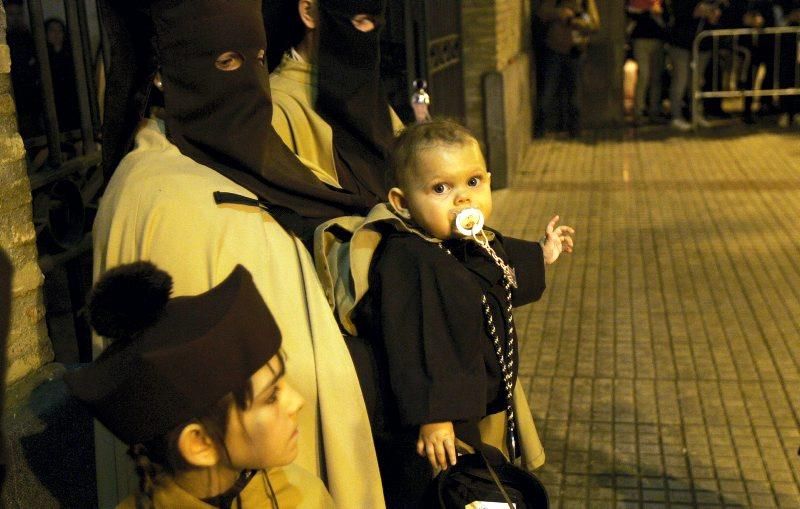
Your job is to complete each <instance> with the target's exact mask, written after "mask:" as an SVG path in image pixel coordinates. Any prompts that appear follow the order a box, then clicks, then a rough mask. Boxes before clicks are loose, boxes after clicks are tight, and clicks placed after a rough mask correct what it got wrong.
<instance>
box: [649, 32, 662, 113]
mask: <svg viewBox="0 0 800 509" xmlns="http://www.w3.org/2000/svg"><path fill="white" fill-rule="evenodd" d="M652 41H653V48H652V50H651V54H650V95H649V107H648V110H647V112H648V114H649V115H650V119H651V120H652V119H655V118H656V117H657V116H658V115H659V114H660V113H661V73H662V72H664V41H662V40H660V39H652Z"/></svg>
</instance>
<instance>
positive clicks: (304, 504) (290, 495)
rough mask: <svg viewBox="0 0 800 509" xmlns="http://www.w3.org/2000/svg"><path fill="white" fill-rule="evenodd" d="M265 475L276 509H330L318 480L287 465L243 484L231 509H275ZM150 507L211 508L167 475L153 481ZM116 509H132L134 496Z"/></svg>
mask: <svg viewBox="0 0 800 509" xmlns="http://www.w3.org/2000/svg"><path fill="white" fill-rule="evenodd" d="M267 476H269V482H270V484H271V485H272V489H273V490H274V492H275V498H276V499H277V501H278V507H279V508H280V509H333V508H334V507H335V506H334V504H333V500H332V499H331V496H330V494H329V493H328V491H327V490H326V489H325V485H323V484H322V481H320V480H319V479H318V478H316V477H314V476H313V475H311V474H309V473H308V472H306V471H305V470H303V469H302V468H300V467H297V466H294V465H289V466H287V467H283V468H274V469H271V470H270V471H269V472H268V473H267V472H264V471H263V470H262V471H261V472H259V473H257V474H256V476H255V477H254V478H253V479H251V480H250V482H249V483H247V486H245V488H244V489H243V490H242V492H241V494H240V497H241V502H242V503H241V505H239V504H237V503H236V502H234V503H233V506H232V509H240V508H241V509H248V508H250V507H257V508H260V509H278V507H276V506H275V505H274V504H273V503H272V500H271V499H270V496H269V487H268V485H267ZM153 505H154V506H155V507H157V508H158V509H205V508H212V507H214V506H212V505H209V504H206V503H205V502H202V501H200V500H199V499H197V498H195V497H194V496H192V495H191V494H189V493H188V492H186V491H184V489H183V488H181V487H180V486H178V485H177V484H176V483H175V481H173V480H172V478H171V477H169V476H162V477H159V478H158V479H157V480H156V487H155V489H154V491H153ZM117 509H136V495H131V496H129V497H128V498H126V499H125V500H123V501H122V503H121V504H119V505H118V506H117Z"/></svg>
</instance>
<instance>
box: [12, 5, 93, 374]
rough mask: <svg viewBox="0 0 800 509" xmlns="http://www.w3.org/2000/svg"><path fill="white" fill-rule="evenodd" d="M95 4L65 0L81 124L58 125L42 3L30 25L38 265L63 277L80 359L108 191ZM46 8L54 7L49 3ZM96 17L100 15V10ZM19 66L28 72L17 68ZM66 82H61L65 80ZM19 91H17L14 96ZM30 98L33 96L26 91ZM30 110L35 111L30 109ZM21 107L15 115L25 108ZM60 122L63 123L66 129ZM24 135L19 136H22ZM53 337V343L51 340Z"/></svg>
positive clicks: (86, 345) (87, 355)
mask: <svg viewBox="0 0 800 509" xmlns="http://www.w3.org/2000/svg"><path fill="white" fill-rule="evenodd" d="M94 1H95V0H63V7H64V9H63V14H64V18H65V20H64V21H65V25H66V33H65V34H64V37H65V39H64V44H65V45H67V44H68V45H69V47H70V49H71V53H72V58H71V61H70V63H71V66H72V70H73V71H74V73H73V74H74V76H72V77H66V78H65V77H62V79H67V80H70V79H73V80H74V90H75V92H76V95H75V96H74V97H72V98H71V100H73V101H75V102H76V103H77V104H76V106H77V108H75V110H77V120H78V121H77V122H74V121H73V122H72V123H70V124H65V122H64V121H65V119H64V118H61V119H59V111H58V106H57V100H56V95H57V94H58V92H59V91H58V90H57V89H56V88H57V86H58V85H56V83H58V80H54V72H57V71H56V70H55V69H54V68H53V67H52V66H51V61H50V54H49V50H48V41H47V30H46V27H45V25H46V22H47V21H46V19H45V9H44V7H43V2H42V0H27V2H26V3H27V12H28V21H29V27H30V35H31V38H32V43H33V50H34V53H35V59H36V64H35V65H36V67H35V69H36V74H37V78H38V79H37V80H36V83H26V84H25V86H29V87H36V91H35V93H36V97H38V98H39V99H40V103H39V108H41V110H38V109H37V110H36V111H35V112H33V116H32V117H31V118H33V119H34V123H35V126H34V128H33V129H32V130H31V132H28V133H27V134H26V138H25V139H24V143H25V149H26V151H27V153H28V174H29V176H30V182H31V191H32V194H33V204H32V205H33V222H34V228H35V230H36V235H37V244H38V246H39V266H40V267H41V269H42V271H43V272H45V273H48V272H51V271H53V270H57V269H58V270H64V272H65V275H66V278H67V282H68V286H69V293H70V295H69V301H70V304H71V308H72V314H73V320H74V327H75V336H76V337H77V339H78V345H77V346H78V355H79V357H80V359H81V360H84V361H85V360H89V359H91V349H90V346H91V345H90V338H89V330H88V326H87V325H86V323H85V320H84V319H83V318H81V317H80V312H81V309H82V308H83V306H84V295H85V293H86V290H87V289H88V285H89V284H90V281H87V280H86V278H85V277H84V274H83V272H85V271H84V270H83V266H82V259H83V258H85V257H86V256H90V255H89V253H90V252H91V232H90V230H91V222H92V219H93V212H94V210H96V206H97V200H98V195H99V193H100V191H101V189H102V186H103V172H102V168H101V167H100V162H101V157H100V150H99V144H98V141H99V133H100V127H101V118H100V117H101V113H100V105H99V100H98V95H97V82H96V76H95V74H96V69H95V64H98V65H102V64H103V63H105V64H106V65H107V63H108V45H107V44H105V41H106V40H107V37H106V34H105V33H104V32H103V27H102V26H99V25H100V24H99V23H98V22H97V20H96V19H93V18H91V16H90V14H89V12H88V9H87V2H88V5H89V6H90V7H91V6H92V4H91V2H94ZM48 7H51V8H52V7H53V5H52V4H48ZM98 12H99V11H98ZM90 22H91V23H96V24H97V26H96V27H95V28H98V29H99V34H100V38H101V39H100V40H101V41H103V42H101V44H100V48H101V50H102V57H103V62H93V60H94V58H95V55H94V54H93V52H92V46H91V42H90ZM14 65H24V64H23V63H21V62H12V73H13V66H14ZM62 82H63V81H62ZM19 92H21V91H17V90H15V95H16V94H17V93H19ZM27 92H31V90H30V89H29V90H28V91H27ZM28 106H30V105H28ZM25 107H26V105H24V104H20V103H18V104H17V108H18V113H20V114H23V113H25V112H24V111H21V110H22V109H23V108H25ZM59 120H61V124H62V125H60V122H59ZM21 130H22V129H21ZM52 334H53V333H52V332H51V336H52Z"/></svg>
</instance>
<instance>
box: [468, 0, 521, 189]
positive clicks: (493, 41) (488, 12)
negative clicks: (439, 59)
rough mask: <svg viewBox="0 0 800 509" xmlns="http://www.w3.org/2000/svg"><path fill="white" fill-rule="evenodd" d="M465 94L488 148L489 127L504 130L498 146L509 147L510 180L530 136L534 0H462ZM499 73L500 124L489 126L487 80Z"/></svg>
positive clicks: (470, 115) (474, 125) (506, 156)
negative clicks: (531, 28)
mask: <svg viewBox="0 0 800 509" xmlns="http://www.w3.org/2000/svg"><path fill="white" fill-rule="evenodd" d="M461 27H462V29H461V30H462V36H463V42H462V48H463V58H464V96H465V111H466V118H467V125H468V126H469V127H470V129H472V130H473V131H474V132H475V134H476V135H477V136H478V139H479V140H480V141H481V144H482V146H483V148H484V150H486V149H487V146H486V142H487V138H488V137H489V131H493V132H497V131H498V130H499V131H501V133H502V140H501V142H500V143H499V144H498V143H496V144H495V145H494V149H495V150H498V149H500V150H505V151H506V153H505V154H503V157H500V158H492V159H495V160H502V161H504V164H505V165H506V167H505V168H496V167H495V168H491V169H492V171H494V172H498V173H499V172H503V173H505V174H506V176H507V177H508V178H503V179H498V180H501V181H508V180H510V178H511V177H512V176H513V174H514V172H515V171H516V170H517V168H518V166H519V164H520V162H521V160H522V156H523V154H524V151H525V150H526V148H527V146H528V144H529V143H530V140H531V96H530V89H531V82H530V62H531V59H530V46H531V45H530V0H463V1H462V3H461ZM493 72H494V73H499V75H500V77H501V82H502V87H501V88H502V90H501V92H502V94H503V100H502V105H503V106H502V109H503V111H502V114H501V115H498V116H496V117H494V118H495V119H498V118H501V122H502V124H503V125H502V126H491V129H487V126H486V112H485V107H486V101H485V100H484V96H483V94H484V91H483V80H484V77H485V76H486V74H487V73H493Z"/></svg>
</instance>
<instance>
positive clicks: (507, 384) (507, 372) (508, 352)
mask: <svg viewBox="0 0 800 509" xmlns="http://www.w3.org/2000/svg"><path fill="white" fill-rule="evenodd" d="M480 233H481V234H483V235H482V241H483V243H482V242H481V240H478V238H477V235H474V234H473V235H472V238H473V239H474V240H475V241H476V242H477V243H478V245H479V246H481V247H482V248H483V249H484V250H485V251H486V252H487V253H488V254H489V255H490V256H491V258H492V260H494V262H495V264H497V266H498V267H500V269H501V270H502V271H503V288H504V289H505V293H506V299H505V301H506V302H505V305H506V316H505V317H504V319H505V325H506V345H505V351H504V348H503V343H502V342H501V341H500V335H499V334H498V333H497V327H496V326H495V324H494V316H493V315H492V308H491V306H489V299H488V297H487V296H486V293H485V292H484V293H483V295H481V306H482V307H483V317H484V324H485V326H486V332H487V334H488V335H489V338H490V339H491V340H492V345H493V346H494V352H495V354H496V355H497V362H498V364H500V372H501V373H502V375H503V388H504V389H505V396H506V425H507V429H508V435H507V437H506V446H507V447H508V452H509V456H510V458H511V461H514V460H515V459H516V458H517V457H519V450H518V448H517V438H516V431H517V430H516V428H517V426H516V418H515V416H514V405H513V397H514V346H515V343H516V337H517V334H516V329H515V328H514V315H513V304H512V300H511V292H512V288H516V287H517V281H516V277H515V274H514V269H513V268H511V267H510V266H509V265H508V264H506V263H505V262H504V261H503V260H502V259H500V257H499V256H497V253H495V251H494V249H492V248H491V246H489V240H488V239H487V238H486V234H485V233H483V231H482V230H481V231H480ZM437 245H438V246H439V248H440V249H442V250H443V251H444V252H446V253H447V254H449V255H450V256H453V258H456V257H455V255H453V253H452V252H450V250H449V249H447V248H446V247H444V245H443V244H442V243H438V244H437ZM487 248H488V249H487ZM456 260H458V258H456ZM501 314H502V313H501Z"/></svg>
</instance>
